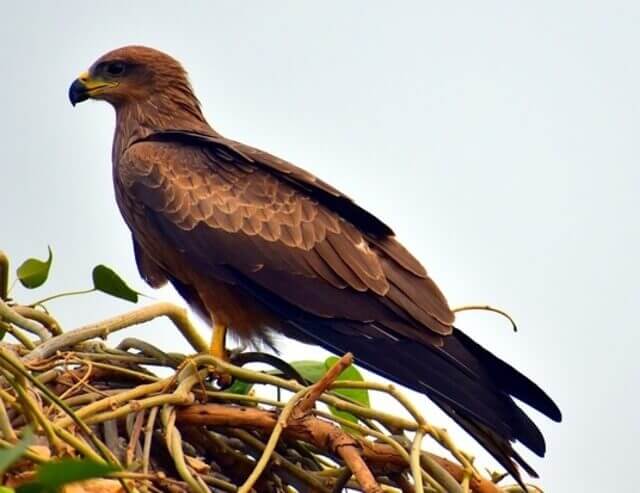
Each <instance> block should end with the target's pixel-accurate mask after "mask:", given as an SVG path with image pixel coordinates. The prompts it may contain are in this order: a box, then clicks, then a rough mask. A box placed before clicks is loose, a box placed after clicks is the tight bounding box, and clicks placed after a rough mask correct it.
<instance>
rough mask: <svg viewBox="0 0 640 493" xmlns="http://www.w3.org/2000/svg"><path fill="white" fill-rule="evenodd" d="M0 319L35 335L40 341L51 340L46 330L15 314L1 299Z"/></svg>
mask: <svg viewBox="0 0 640 493" xmlns="http://www.w3.org/2000/svg"><path fill="white" fill-rule="evenodd" d="M0 319H4V320H6V321H7V322H10V323H12V324H15V325H17V326H18V327H20V328H22V329H24V330H26V331H28V332H31V333H32V334H35V335H37V336H38V338H39V339H40V340H41V341H46V340H47V339H50V338H51V335H50V334H49V331H48V330H46V329H44V328H43V327H42V326H41V325H40V324H37V323H35V322H34V321H33V320H29V319H28V318H25V317H23V316H22V315H20V314H19V313H17V312H16V311H15V310H13V309H12V308H11V307H10V306H9V305H7V303H6V302H5V301H4V300H3V299H2V298H0Z"/></svg>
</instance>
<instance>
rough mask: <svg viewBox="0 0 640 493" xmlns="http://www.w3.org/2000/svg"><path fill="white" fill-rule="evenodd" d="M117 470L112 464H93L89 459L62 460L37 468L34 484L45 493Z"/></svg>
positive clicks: (46, 463)
mask: <svg viewBox="0 0 640 493" xmlns="http://www.w3.org/2000/svg"><path fill="white" fill-rule="evenodd" d="M119 470H120V469H119V468H118V467H117V466H115V465H113V464H105V463H99V462H94V461H92V460H89V459H63V460H60V461H56V462H45V463H44V464H41V465H40V466H38V469H37V470H36V483H39V484H41V485H43V486H44V487H45V490H46V491H49V490H50V491H56V490H57V489H58V488H60V487H61V486H63V485H65V484H68V483H74V482H76V481H85V480H87V479H92V478H101V477H103V476H106V475H107V474H110V473H112V472H116V471H119Z"/></svg>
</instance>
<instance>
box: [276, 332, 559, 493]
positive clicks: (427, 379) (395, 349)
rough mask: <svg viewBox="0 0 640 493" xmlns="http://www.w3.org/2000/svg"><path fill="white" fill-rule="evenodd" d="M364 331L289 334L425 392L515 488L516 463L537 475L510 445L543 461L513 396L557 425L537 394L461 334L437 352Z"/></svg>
mask: <svg viewBox="0 0 640 493" xmlns="http://www.w3.org/2000/svg"><path fill="white" fill-rule="evenodd" d="M365 326H366V324H359V323H358V324H356V323H353V322H348V321H339V320H331V321H318V320H314V321H313V322H311V323H295V327H292V331H293V332H296V331H298V334H297V337H296V334H295V333H290V334H288V335H290V336H292V337H296V338H298V339H301V340H306V341H309V342H314V343H315V344H318V345H320V346H323V347H324V348H325V349H328V350H329V351H332V352H336V353H345V352H348V351H350V352H352V353H353V354H354V356H355V359H356V363H357V364H359V365H360V366H362V367H364V368H366V369H368V370H371V371H373V372H375V373H377V374H379V375H381V376H383V377H386V378H388V379H390V380H393V381H395V382H397V383H399V384H400V385H403V386H406V387H409V388H411V389H413V390H416V391H418V392H420V393H423V394H425V395H427V396H428V397H429V398H430V399H431V400H433V401H434V402H435V403H436V404H437V405H438V406H439V407H440V408H441V409H442V410H443V411H444V412H446V413H447V414H448V415H449V416H450V417H451V418H452V419H453V420H454V421H456V422H457V423H458V424H459V425H460V426H462V428H464V429H465V430H466V431H467V432H468V433H469V434H470V435H471V436H473V437H474V438H475V439H476V440H477V441H478V442H479V443H480V444H481V445H482V446H483V447H484V448H485V449H486V450H487V451H488V452H489V453H491V455H493V457H494V458H495V459H496V460H497V461H498V462H499V463H500V464H501V465H502V466H503V467H504V468H505V469H506V470H507V471H508V472H509V473H510V474H511V475H512V476H513V477H514V478H515V479H516V480H517V481H518V482H519V483H520V484H521V485H522V480H521V477H520V474H519V471H518V468H517V465H516V464H518V465H520V466H521V467H522V468H523V469H524V470H525V471H526V472H527V473H528V474H529V475H531V476H536V473H535V471H534V470H533V469H532V468H531V467H530V466H529V465H528V464H527V463H526V462H525V461H524V460H523V459H522V457H520V455H518V453H517V452H516V451H515V450H514V449H513V447H512V445H511V443H512V442H514V441H519V442H521V443H522V444H523V445H525V446H526V447H527V448H529V449H530V450H532V451H533V452H534V453H536V454H537V455H539V456H543V455H544V453H545V448H546V447H545V441H544V438H543V436H542V434H541V433H540V430H539V429H538V427H537V426H536V425H535V424H534V423H533V421H531V419H530V418H529V417H528V416H527V415H526V414H525V413H524V412H523V411H522V409H520V408H519V407H518V405H517V404H516V403H515V402H514V400H513V399H512V397H515V398H517V399H519V400H521V401H522V402H525V403H526V404H528V405H530V406H531V407H533V408H535V409H537V410H538V411H540V412H541V413H543V414H545V415H546V416H548V417H549V418H551V419H553V420H555V421H560V420H561V413H560V410H559V409H558V407H557V406H556V405H555V403H554V402H553V401H552V400H551V399H550V398H549V396H547V394H546V393H545V392H544V391H543V390H541V389H540V388H539V387H538V386H537V385H536V384H535V383H533V382H532V381H531V380H529V379H528V378H527V377H525V376H524V375H522V374H521V373H520V372H518V371H517V370H515V369H514V368H512V367H511V366H510V365H508V364H507V363H505V362H504V361H502V360H500V359H499V358H497V357H496V356H494V355H493V354H491V353H490V352H489V351H487V350H486V349H484V348H483V347H482V346H480V345H479V344H477V343H476V342H474V341H473V340H472V339H470V338H469V337H467V336H466V335H465V334H464V333H463V332H462V331H460V330H459V329H454V331H453V333H452V335H451V336H448V337H445V338H444V345H443V346H442V347H435V346H427V345H423V344H420V343H418V342H415V341H411V340H408V339H398V338H395V337H394V338H383V337H375V336H373V335H372V336H370V337H363V333H367V332H368V333H369V334H384V333H385V331H372V330H367V327H365ZM369 328H370V326H369Z"/></svg>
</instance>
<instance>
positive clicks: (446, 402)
mask: <svg viewBox="0 0 640 493" xmlns="http://www.w3.org/2000/svg"><path fill="white" fill-rule="evenodd" d="M69 98H70V100H71V103H73V104H74V105H75V104H76V103H79V102H81V101H84V100H86V99H89V98H91V99H99V100H104V101H107V102H109V103H110V104H111V105H112V106H113V107H114V108H115V111H116V131H115V137H114V140H113V152H112V159H113V180H114V185H115V192H116V199H117V202H118V206H119V207H120V212H121V213H122V216H123V217H124V219H125V221H126V223H127V225H128V227H129V229H130V230H131V233H132V236H133V247H134V251H135V257H136V261H137V265H138V269H139V271H140V274H141V276H142V277H143V278H144V279H145V281H146V282H147V283H149V285H151V286H152V287H155V288H157V287H160V286H162V285H164V284H166V283H167V282H170V283H172V284H173V285H174V286H175V288H176V289H177V290H178V292H179V293H180V294H181V295H182V296H183V297H184V298H185V300H186V301H187V302H188V303H189V304H190V306H192V307H193V308H194V309H195V310H196V311H197V312H198V313H199V314H200V315H201V316H202V317H204V318H205V319H206V320H207V321H209V322H210V323H211V325H212V327H213V329H214V330H213V338H212V345H211V350H212V353H213V354H215V355H217V356H220V357H224V356H225V355H226V350H225V334H226V331H227V330H228V329H230V330H231V331H232V332H233V333H234V334H236V335H237V336H238V337H239V338H241V339H244V340H247V341H250V342H253V343H256V342H258V343H259V342H266V343H267V344H269V345H271V344H272V342H271V337H270V335H271V334H273V333H274V332H275V333H281V334H284V335H285V336H288V337H291V338H294V339H297V340H300V341H303V342H305V343H313V344H317V345H320V346H322V347H324V348H326V349H327V350H329V351H332V352H336V353H344V352H347V351H351V352H353V353H354V355H355V358H356V361H357V362H358V363H359V364H360V365H361V366H363V367H365V368H368V369H370V370H372V371H374V372H377V373H378V374H380V375H382V376H384V377H387V378H389V379H391V380H394V381H396V382H398V383H400V384H402V385H404V386H407V387H410V388H412V389H414V390H417V391H418V392H421V393H423V394H425V395H427V396H428V397H429V398H431V399H432V400H433V401H434V402H435V403H436V404H437V405H438V406H439V407H440V408H442V409H443V410H444V411H445V412H447V413H448V414H449V415H450V416H451V417H452V418H453V419H454V420H455V421H456V422H458V423H459V424H460V425H461V426H462V427H463V428H465V429H466V430H467V431H468V432H469V433H470V434H471V435H472V436H473V437H474V438H475V439H476V440H478V442H479V443H480V444H482V445H483V446H484V447H485V448H486V449H487V450H488V451H489V452H490V453H491V454H492V455H493V456H494V457H495V458H496V459H497V460H498V461H499V462H500V463H501V464H502V465H503V467H505V468H506V469H507V470H508V471H509V472H510V473H511V474H512V475H513V476H514V477H515V478H516V479H517V480H518V481H521V479H520V476H519V472H518V468H517V466H516V464H520V465H521V466H522V467H523V468H524V469H525V470H526V471H527V472H528V473H529V474H531V475H535V472H534V471H533V470H532V469H531V468H530V467H529V466H528V465H527V464H526V463H525V462H524V460H523V459H522V458H521V457H520V455H518V453H517V452H515V450H514V449H513V448H512V445H511V442H513V441H516V440H517V441H520V442H521V443H522V444H524V445H525V446H526V447H528V448H529V449H530V450H532V451H533V452H535V453H536V454H538V455H540V456H542V455H544V452H545V442H544V439H543V437H542V434H541V433H540V431H539V430H538V428H537V427H536V425H535V424H534V423H533V422H532V421H531V420H530V419H529V417H528V416H527V415H526V414H525V413H524V412H523V411H522V410H521V409H520V408H519V407H518V406H517V405H516V403H515V402H514V400H513V398H517V399H519V400H520V401H522V402H524V403H526V404H529V405H530V406H532V407H534V408H535V409H537V410H539V411H540V412H542V413H543V414H545V415H546V416H548V417H549V418H551V419H553V420H556V421H560V419H561V414H560V411H559V409H558V407H557V406H556V405H555V404H554V402H553V401H552V400H551V399H550V398H549V397H548V396H547V395H546V394H545V393H544V392H543V391H542V390H541V389H540V388H539V387H538V386H537V385H536V384H534V383H533V382H531V381H530V380H529V379H528V378H526V377H525V376H523V375H522V374H521V373H519V372H518V371H516V370H515V369H513V368H512V367H511V366H509V365H508V364H507V363H505V362H503V361H502V360H500V359H498V358H497V357H495V356H494V355H492V354H491V353H490V352H488V351H487V350H486V349H484V348H483V347H481V346H479V345H478V344H477V343H475V342H474V341H473V340H471V339H470V338H469V337H468V336H466V335H465V334H463V333H462V332H461V331H460V330H459V329H457V328H455V327H454V326H453V323H454V314H453V313H452V312H451V310H450V308H449V306H448V304H447V301H446V300H445V298H444V296H443V295H442V293H441V292H440V290H439V289H438V287H437V286H436V284H435V283H434V282H433V281H432V280H431V279H430V278H429V276H428V275H427V272H426V271H425V269H424V267H423V266H422V265H421V264H420V262H418V260H416V259H415V258H414V257H413V256H412V255H411V254H410V253H409V252H408V251H407V250H406V249H405V248H404V247H403V246H402V245H401V244H400V243H399V242H398V241H397V240H396V238H395V236H394V233H393V231H392V230H391V229H390V228H389V226H387V225H386V224H384V223H383V222H382V221H380V220H379V219H378V218H376V217H375V216H373V215H372V214H370V213H369V212H367V211H366V210H364V209H362V208H361V207H359V206H358V205H356V204H355V203H354V202H352V201H351V200H350V199H349V198H348V197H347V196H345V195H344V194H342V193H341V192H339V191H338V190H336V189H335V188H333V187H332V186H331V185H329V184H327V183H325V182H323V181H322V180H320V179H318V178H316V177H315V176H313V175H312V174H310V173H308V172H306V171H304V170H303V169H300V168H298V167H296V166H294V165H292V164H290V163H288V162H286V161H283V160H282V159H279V158H277V157H275V156H272V155H271V154H268V153H266V152H263V151H260V150H257V149H254V148H252V147H249V146H247V145H244V144H241V143H239V142H235V141H233V140H229V139H227V138H225V137H222V136H221V135H220V134H219V133H217V132H216V131H215V130H213V128H211V126H210V125H209V124H208V123H207V121H206V120H205V118H204V116H203V115H202V111H201V109H200V104H199V102H198V100H197V99H196V97H195V95H194V93H193V90H192V88H191V85H190V83H189V81H188V79H187V74H186V72H185V70H184V69H183V68H182V66H181V65H180V63H178V62H177V61H176V60H174V59H173V58H171V57H170V56H168V55H166V54H164V53H161V52H159V51H157V50H154V49H151V48H145V47H141V46H128V47H125V48H120V49H117V50H114V51H112V52H110V53H107V54H106V55H104V56H102V57H101V58H99V59H98V60H97V61H96V62H95V63H94V64H93V65H92V66H91V68H90V69H89V70H88V71H87V72H84V73H82V74H81V75H80V76H79V78H78V79H76V80H75V81H74V82H73V84H72V85H71V87H70V89H69Z"/></svg>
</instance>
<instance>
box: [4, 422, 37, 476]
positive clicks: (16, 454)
mask: <svg viewBox="0 0 640 493" xmlns="http://www.w3.org/2000/svg"><path fill="white" fill-rule="evenodd" d="M32 441H33V433H32V432H31V429H29V428H27V429H26V430H25V433H24V436H23V437H22V440H20V441H19V442H18V443H16V444H15V446H14V447H11V448H6V449H2V450H0V474H3V473H4V472H5V471H6V470H7V469H9V467H11V465H12V464H13V463H14V462H15V461H17V460H18V459H19V458H20V457H22V454H24V453H25V451H26V450H27V449H28V448H29V445H31V442H32Z"/></svg>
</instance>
